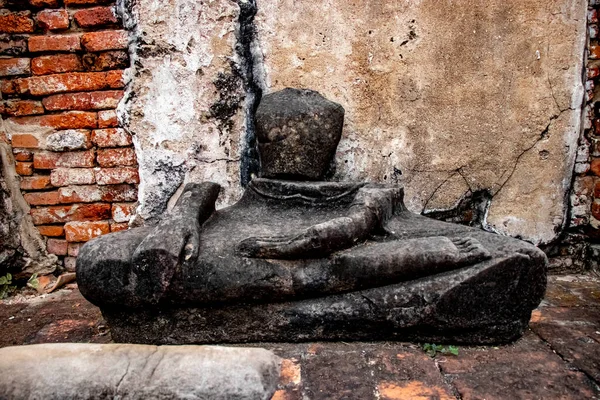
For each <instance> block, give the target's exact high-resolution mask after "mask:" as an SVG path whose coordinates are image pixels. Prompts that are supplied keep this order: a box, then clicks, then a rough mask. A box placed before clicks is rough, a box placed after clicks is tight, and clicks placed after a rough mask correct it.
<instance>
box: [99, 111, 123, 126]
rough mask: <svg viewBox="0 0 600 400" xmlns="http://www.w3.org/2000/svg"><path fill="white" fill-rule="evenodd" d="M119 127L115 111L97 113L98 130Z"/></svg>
mask: <svg viewBox="0 0 600 400" xmlns="http://www.w3.org/2000/svg"><path fill="white" fill-rule="evenodd" d="M117 126H119V120H118V119H117V113H116V111H115V110H106V111H98V128H116V127H117Z"/></svg>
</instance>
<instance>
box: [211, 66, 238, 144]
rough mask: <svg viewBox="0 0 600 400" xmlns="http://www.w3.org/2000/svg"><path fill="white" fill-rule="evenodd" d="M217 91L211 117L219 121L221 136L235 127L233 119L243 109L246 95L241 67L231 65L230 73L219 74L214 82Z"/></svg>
mask: <svg viewBox="0 0 600 400" xmlns="http://www.w3.org/2000/svg"><path fill="white" fill-rule="evenodd" d="M213 85H214V86H215V89H216V93H215V94H216V96H218V98H217V100H216V101H215V102H214V103H213V104H212V105H211V106H210V109H209V111H210V113H209V117H210V118H214V119H216V120H217V126H218V129H219V132H220V133H221V134H228V133H230V132H231V130H232V128H233V126H234V120H233V118H234V117H235V116H236V115H237V114H238V110H239V109H241V108H242V107H243V104H244V98H245V96H244V94H243V91H242V90H241V89H242V88H243V79H242V76H241V71H240V70H239V67H238V66H237V65H235V64H234V63H233V62H231V64H230V72H219V73H218V75H217V79H215V80H214V81H213Z"/></svg>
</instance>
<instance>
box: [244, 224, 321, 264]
mask: <svg viewBox="0 0 600 400" xmlns="http://www.w3.org/2000/svg"><path fill="white" fill-rule="evenodd" d="M316 242H317V240H316V235H311V234H310V233H309V232H308V230H307V231H306V232H302V233H300V234H297V235H284V236H267V237H249V238H247V239H244V240H242V241H241V242H240V243H239V244H238V252H239V253H240V254H241V255H243V256H245V257H254V258H280V259H281V258H299V256H301V255H306V254H307V253H308V252H309V251H310V249H311V248H312V249H313V250H314V249H315V248H316V247H317V246H316Z"/></svg>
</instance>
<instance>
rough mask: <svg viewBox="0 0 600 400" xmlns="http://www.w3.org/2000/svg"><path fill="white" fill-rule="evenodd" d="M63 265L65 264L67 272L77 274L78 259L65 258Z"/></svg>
mask: <svg viewBox="0 0 600 400" xmlns="http://www.w3.org/2000/svg"><path fill="white" fill-rule="evenodd" d="M69 244H70V243H69ZM63 264H64V266H65V270H67V272H76V271H77V258H76V257H65V258H64V260H63Z"/></svg>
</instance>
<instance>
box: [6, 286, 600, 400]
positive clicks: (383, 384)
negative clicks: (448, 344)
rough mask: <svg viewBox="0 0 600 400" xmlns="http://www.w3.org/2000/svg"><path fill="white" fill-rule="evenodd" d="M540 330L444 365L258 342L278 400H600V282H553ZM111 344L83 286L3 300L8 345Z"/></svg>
mask: <svg viewBox="0 0 600 400" xmlns="http://www.w3.org/2000/svg"><path fill="white" fill-rule="evenodd" d="M530 327H531V329H530V330H529V331H528V332H526V334H525V335H524V336H523V338H521V339H520V340H518V341H517V342H515V343H513V344H510V345H505V346H498V347H480V346H477V347H465V346H461V347H459V355H458V356H451V355H438V356H436V357H435V358H431V357H429V356H427V355H426V354H425V353H424V352H423V351H422V350H421V347H420V346H419V345H416V344H410V343H395V342H375V343H364V342H356V343H342V342H338V343H302V344H270V343H262V344H258V345H260V346H262V347H266V348H269V349H271V350H273V351H274V352H275V353H277V354H278V355H280V356H281V357H283V358H284V363H283V368H282V373H281V383H280V388H279V390H278V391H277V392H276V394H275V396H274V399H275V400H296V399H311V400H316V399H387V400H393V399H464V400H466V399H487V400H492V399H600V389H599V386H598V385H599V384H600V280H598V279H596V278H593V277H590V276H562V277H558V276H554V277H551V278H550V281H549V285H548V290H547V293H546V298H545V300H544V302H543V303H542V304H541V305H540V307H539V308H538V309H537V310H535V311H534V313H533V316H532V319H531V324H530ZM110 341H111V339H110V333H109V332H108V330H107V328H106V326H105V324H104V321H103V320H102V316H101V314H100V312H99V310H98V309H97V308H96V307H94V306H93V305H91V304H90V303H88V302H87V301H86V300H85V299H84V298H83V297H82V296H81V295H80V294H79V292H78V291H77V289H76V287H75V288H73V287H72V288H71V289H64V290H61V291H59V292H57V293H55V294H52V295H46V296H44V297H36V298H31V299H27V300H23V299H21V300H19V301H17V300H15V299H11V300H8V301H7V300H5V301H2V302H0V347H3V346H11V345H21V344H32V343H53V342H93V343H108V342H110Z"/></svg>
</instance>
